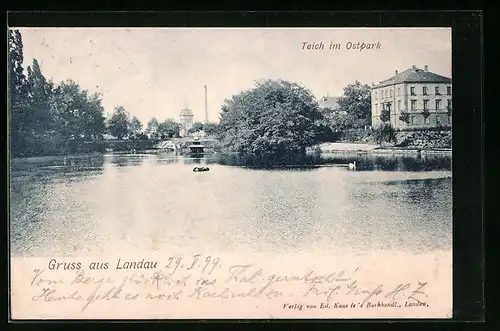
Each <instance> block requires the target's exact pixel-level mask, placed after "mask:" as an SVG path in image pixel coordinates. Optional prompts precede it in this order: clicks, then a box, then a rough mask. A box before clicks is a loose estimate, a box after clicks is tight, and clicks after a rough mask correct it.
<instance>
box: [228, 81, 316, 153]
mask: <svg viewBox="0 0 500 331" xmlns="http://www.w3.org/2000/svg"><path fill="white" fill-rule="evenodd" d="M322 120H323V116H322V115H321V113H320V111H319V108H318V104H317V103H316V101H315V100H314V97H313V95H312V94H311V92H310V91H308V90H306V89H305V88H303V87H301V86H299V85H297V84H295V83H291V82H287V81H283V80H265V81H261V82H258V83H256V85H255V87H254V88H252V89H249V90H246V91H243V92H241V93H239V94H237V95H234V96H233V97H232V99H230V100H226V101H225V103H224V105H223V106H222V112H221V117H220V124H219V125H220V128H219V129H220V130H219V138H220V140H221V144H222V146H223V147H224V148H226V149H228V150H229V151H233V152H237V153H239V154H242V155H259V156H262V157H266V158H269V159H273V158H280V157H284V156H288V155H292V154H295V153H303V152H304V151H305V149H306V147H308V146H312V145H314V144H316V143H317V138H318V136H319V135H320V134H321V121H322Z"/></svg>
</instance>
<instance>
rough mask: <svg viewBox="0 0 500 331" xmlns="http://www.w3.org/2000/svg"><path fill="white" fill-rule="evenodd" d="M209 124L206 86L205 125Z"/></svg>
mask: <svg viewBox="0 0 500 331" xmlns="http://www.w3.org/2000/svg"><path fill="white" fill-rule="evenodd" d="M207 123H208V103H207V86H206V85H205V124H207Z"/></svg>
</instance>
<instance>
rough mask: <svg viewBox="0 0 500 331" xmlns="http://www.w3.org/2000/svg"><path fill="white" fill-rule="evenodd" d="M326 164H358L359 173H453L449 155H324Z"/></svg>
mask: <svg viewBox="0 0 500 331" xmlns="http://www.w3.org/2000/svg"><path fill="white" fill-rule="evenodd" d="M322 158H323V160H324V161H325V163H328V164H349V163H350V162H356V170H357V171H376V170H382V171H412V172H417V171H437V170H447V171H451V166H452V163H451V160H452V158H451V156H449V155H425V156H421V155H405V156H397V155H373V154H367V153H366V154H357V153H352V154H348V153H342V154H324V155H322Z"/></svg>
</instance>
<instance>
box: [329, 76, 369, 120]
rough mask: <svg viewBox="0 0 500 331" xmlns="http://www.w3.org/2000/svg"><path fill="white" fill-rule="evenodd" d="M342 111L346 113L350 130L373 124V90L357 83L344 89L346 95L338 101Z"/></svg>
mask: <svg viewBox="0 0 500 331" xmlns="http://www.w3.org/2000/svg"><path fill="white" fill-rule="evenodd" d="M337 103H338V104H339V107H340V110H343V111H345V112H346V115H347V116H346V117H345V120H346V125H347V127H348V128H364V127H365V126H366V125H370V123H371V116H372V115H371V89H370V86H369V85H367V84H361V83H360V82H359V81H357V80H356V81H355V82H354V84H349V85H347V86H346V87H345V88H344V95H343V96H342V97H340V98H339V99H338V100H337Z"/></svg>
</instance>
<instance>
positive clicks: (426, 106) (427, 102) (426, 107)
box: [424, 100, 429, 110]
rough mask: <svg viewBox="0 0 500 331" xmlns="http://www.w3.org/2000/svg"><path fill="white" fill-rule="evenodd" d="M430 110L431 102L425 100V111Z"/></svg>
mask: <svg viewBox="0 0 500 331" xmlns="http://www.w3.org/2000/svg"><path fill="white" fill-rule="evenodd" d="M427 109H429V100H424V110H427Z"/></svg>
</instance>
